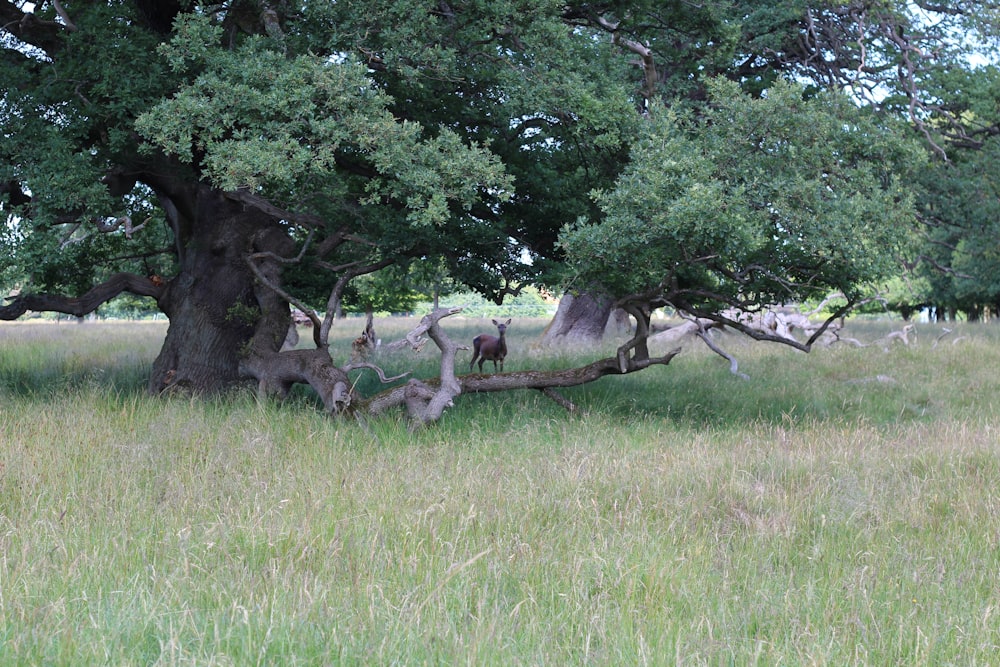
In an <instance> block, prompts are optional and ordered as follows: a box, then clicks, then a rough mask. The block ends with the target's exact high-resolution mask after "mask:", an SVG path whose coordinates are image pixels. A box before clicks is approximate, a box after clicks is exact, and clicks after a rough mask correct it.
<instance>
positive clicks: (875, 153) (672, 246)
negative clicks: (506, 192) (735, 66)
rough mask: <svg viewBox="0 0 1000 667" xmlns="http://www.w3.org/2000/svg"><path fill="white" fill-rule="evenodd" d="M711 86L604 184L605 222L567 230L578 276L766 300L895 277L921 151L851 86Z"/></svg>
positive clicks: (643, 289)
mask: <svg viewBox="0 0 1000 667" xmlns="http://www.w3.org/2000/svg"><path fill="white" fill-rule="evenodd" d="M711 91H712V98H711V106H710V107H709V108H707V109H706V111H705V113H704V115H703V116H701V117H697V118H692V117H686V116H683V115H678V114H676V113H672V112H670V111H668V110H660V111H658V112H657V113H656V114H655V115H654V117H653V119H652V121H651V122H650V126H649V131H648V132H647V134H646V136H645V138H644V139H643V141H641V142H639V143H637V145H636V146H635V147H634V148H633V153H632V161H631V163H630V165H629V167H628V168H627V169H626V171H625V172H624V173H623V175H622V177H621V178H620V179H619V181H618V183H617V185H616V187H615V189H614V190H610V191H597V192H595V193H594V197H595V199H596V201H597V202H598V204H599V206H600V207H601V210H602V211H603V213H604V217H603V219H601V220H599V221H592V220H582V221H580V223H578V224H577V225H576V226H575V227H573V228H571V229H568V230H567V231H566V232H564V234H563V235H562V237H561V243H562V247H563V248H564V249H565V251H566V253H567V256H568V257H569V259H570V265H571V266H572V268H573V274H572V280H573V282H575V283H577V284H580V285H592V284H596V285H600V286H601V287H603V288H604V289H607V290H608V291H609V292H610V293H612V294H614V295H616V296H618V297H622V296H626V295H629V294H640V293H648V292H650V291H651V290H653V291H656V292H658V293H661V294H670V293H672V294H676V295H679V296H681V297H682V298H685V299H693V300H694V301H702V300H703V301H708V302H712V301H714V302H716V303H717V304H718V303H726V302H737V301H739V302H743V303H746V304H766V303H773V302H786V301H794V300H798V299H803V298H808V297H811V296H816V295H817V294H822V293H823V292H826V291H828V290H839V291H842V292H844V293H848V294H854V293H856V292H857V291H858V290H859V289H860V287H861V286H862V285H863V284H864V283H866V282H869V281H872V280H875V279H877V278H879V277H880V276H882V275H884V274H886V273H887V272H888V271H889V270H890V269H891V268H892V267H893V263H892V262H893V260H894V259H895V258H896V256H897V249H898V239H899V238H900V235H901V233H902V232H903V231H905V230H906V229H907V228H908V226H909V225H910V224H911V223H912V221H913V216H914V214H913V208H912V207H913V205H912V200H913V196H912V193H911V192H910V191H909V190H908V188H906V187H904V178H903V176H902V175H903V174H904V173H905V171H906V170H907V169H910V168H915V167H916V166H917V165H919V164H920V162H921V150H920V148H919V147H918V146H916V145H914V144H912V143H909V142H905V141H901V140H900V139H899V135H898V134H896V133H894V132H893V131H892V130H891V128H886V127H883V126H881V125H879V124H878V123H877V122H876V120H875V119H874V118H872V117H871V116H870V115H869V114H867V113H866V112H865V111H863V110H860V109H858V108H857V107H856V106H854V105H853V104H852V103H851V101H850V100H848V99H847V98H846V97H844V96H842V95H840V94H836V93H830V94H821V95H818V96H815V97H812V98H805V97H804V96H803V90H802V88H801V87H799V86H796V85H792V84H786V83H777V84H775V85H774V86H772V87H771V88H770V89H768V91H767V95H766V96H764V97H762V98H759V99H754V98H752V97H750V96H747V95H745V94H742V93H740V92H739V91H738V89H737V88H736V86H735V85H733V84H730V83H726V82H723V81H716V83H715V84H714V85H713V86H712V87H711ZM685 293H687V294H691V295H692V296H686V295H685Z"/></svg>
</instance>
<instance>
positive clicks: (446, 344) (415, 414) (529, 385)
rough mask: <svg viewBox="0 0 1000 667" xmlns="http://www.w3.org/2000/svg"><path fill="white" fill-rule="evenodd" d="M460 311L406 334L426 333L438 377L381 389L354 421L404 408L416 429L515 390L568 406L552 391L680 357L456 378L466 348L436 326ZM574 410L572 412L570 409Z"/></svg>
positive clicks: (434, 317)
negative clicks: (478, 397) (435, 351)
mask: <svg viewBox="0 0 1000 667" xmlns="http://www.w3.org/2000/svg"><path fill="white" fill-rule="evenodd" d="M460 310H461V309H459V308H454V309H450V310H445V309H439V310H437V311H435V312H434V313H432V314H431V315H428V316H425V317H424V319H423V320H421V325H420V326H418V327H417V328H416V329H414V330H413V331H411V332H410V335H408V337H407V338H408V340H410V341H412V342H415V343H419V341H420V339H421V337H422V335H423V334H424V333H426V334H427V335H428V336H429V337H430V338H431V339H432V340H434V342H435V344H437V346H438V348H439V349H440V350H441V357H442V358H441V377H440V378H433V379H428V380H410V382H408V383H407V384H405V385H403V386H399V387H393V388H392V389H387V390H386V391H383V392H381V393H379V394H376V395H375V396H372V397H371V398H368V399H364V400H360V401H357V402H355V403H354V405H353V406H352V408H353V409H354V410H355V411H357V414H360V415H372V416H374V415H379V414H383V413H385V412H386V411H388V410H390V409H393V408H396V407H406V409H407V412H408V414H409V416H410V418H411V419H412V420H413V423H414V425H416V426H419V425H423V424H427V423H430V422H433V421H436V420H437V419H440V417H441V414H442V413H443V411H444V409H445V408H447V407H449V406H450V405H451V404H452V402H453V401H454V399H455V398H456V397H457V396H458V395H460V394H476V393H486V392H496V391H512V390H515V389H537V390H539V391H542V392H543V393H545V394H546V395H547V396H549V397H550V398H553V400H556V402H557V403H560V405H563V406H564V407H566V404H568V405H570V406H572V403H569V402H568V401H565V399H564V400H563V401H559V400H558V399H557V398H555V397H557V396H558V394H557V393H555V391H554V390H555V389H556V388H565V387H576V386H579V385H583V384H587V383H589V382H593V381H595V380H598V379H600V378H602V377H604V376H606V375H627V374H629V373H635V372H638V371H641V370H644V369H646V368H649V367H651V366H656V365H664V366H665V365H667V364H669V363H670V361H671V360H672V359H673V358H674V357H675V356H677V354H679V353H680V351H681V350H680V348H677V349H675V350H672V351H671V352H669V353H668V354H666V355H664V356H661V357H648V356H647V357H646V358H644V359H637V358H634V357H633V358H631V359H628V360H627V362H626V363H625V367H624V369H623V368H622V366H621V364H620V363H619V360H618V358H617V357H608V358H604V359H599V360H597V361H594V362H592V363H589V364H586V365H585V366H580V367H577V368H568V369H561V370H556V371H515V372H510V373H495V374H492V375H483V374H479V373H472V374H469V375H463V376H456V375H455V374H454V369H455V355H456V353H457V351H458V350H462V349H468V348H467V347H466V346H463V345H457V344H455V343H454V342H452V341H451V340H450V339H449V338H448V336H447V335H446V334H445V333H444V331H443V329H441V327H440V326H439V321H440V320H441V318H443V317H447V316H448V315H452V314H454V313H456V312H459V311H460ZM573 407H574V408H575V406H573Z"/></svg>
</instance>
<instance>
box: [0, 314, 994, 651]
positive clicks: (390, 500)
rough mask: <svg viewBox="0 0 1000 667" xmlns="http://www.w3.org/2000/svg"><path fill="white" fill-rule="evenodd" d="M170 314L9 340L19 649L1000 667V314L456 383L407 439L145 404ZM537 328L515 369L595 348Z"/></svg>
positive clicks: (263, 406) (400, 429)
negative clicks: (519, 387)
mask: <svg viewBox="0 0 1000 667" xmlns="http://www.w3.org/2000/svg"><path fill="white" fill-rule="evenodd" d="M409 324H412V323H409ZM517 324H518V323H517V322H515V326H516V325H517ZM158 326H159V328H157V325H124V324H100V325H97V324H93V323H89V324H85V325H81V326H76V325H65V324H63V325H29V324H8V325H2V326H0V400H2V401H3V409H2V411H0V663H2V664H46V665H49V664H52V665H79V664H114V665H140V664H161V665H174V664H178V665H181V664H198V665H206V664H207V665H244V664H291V665H294V664H497V665H501V664H502V665H509V664H532V665H566V664H605V665H612V664H613V665H619V664H691V665H700V664H708V665H717V664H735V665H776V664H789V665H806V664H817V665H823V664H825V665H844V664H870V665H888V664H906V665H942V664H954V665H974V664H982V665H986V664H995V661H996V655H998V650H1000V622H998V619H997V615H998V613H1000V587H998V585H997V577H998V574H1000V519H998V517H1000V492H998V490H997V489H998V488H1000V485H998V482H1000V458H998V454H1000V442H998V440H1000V438H998V433H1000V420H998V418H997V417H996V416H995V415H996V412H997V411H996V409H995V408H996V407H997V397H998V396H1000V386H998V385H1000V379H998V378H997V377H996V373H995V370H994V369H996V368H998V362H1000V351H998V346H997V342H998V333H997V332H996V331H994V329H992V328H991V327H988V326H966V327H963V328H962V330H961V331H960V332H957V334H958V335H956V334H952V335H951V336H949V337H948V338H946V339H944V340H942V341H941V342H940V343H939V344H937V345H935V344H934V342H935V338H936V336H937V335H938V334H939V333H940V328H939V327H936V326H932V325H925V326H924V328H922V329H921V330H920V332H919V333H918V336H917V341H916V343H915V344H913V345H911V346H909V347H903V346H901V345H898V344H897V345H896V346H895V347H891V348H889V350H888V351H884V350H883V349H882V347H881V346H873V347H868V348H864V349H855V348H848V347H840V348H831V349H821V350H817V351H816V352H814V353H813V354H810V355H802V354H800V353H794V352H792V351H789V350H784V349H779V348H774V347H767V346H761V345H759V344H753V345H751V344H748V343H744V342H741V341H740V340H739V339H735V338H734V339H731V340H729V339H726V340H725V341H724V344H725V345H727V346H728V348H729V349H730V351H731V352H733V353H734V354H736V355H737V356H738V357H739V358H740V360H741V369H742V370H743V371H745V372H746V373H748V374H749V375H750V376H751V380H750V381H743V380H740V379H739V378H737V377H736V376H733V375H731V374H730V373H729V372H728V365H727V364H726V363H724V362H722V361H721V360H720V359H719V358H718V357H715V356H714V355H712V354H711V353H708V352H706V351H704V350H702V349H700V348H699V347H698V346H697V345H695V344H689V345H688V349H686V350H685V353H684V354H682V355H681V356H680V357H678V358H677V359H676V360H675V361H674V362H673V363H672V364H671V365H670V366H669V367H666V368H658V369H653V370H650V371H647V372H644V373H642V374H638V375H634V376H628V377H625V378H606V379H604V380H601V381H600V382H597V383H595V384H593V385H590V386H587V387H581V388H576V389H573V390H567V392H566V394H567V396H570V397H571V398H572V400H574V401H575V402H576V403H577V404H578V405H579V406H580V407H581V409H582V414H581V415H579V416H570V415H568V414H566V413H565V412H563V411H561V409H560V408H558V407H557V406H555V405H554V404H552V403H551V402H549V401H547V399H545V398H544V397H543V396H541V395H539V394H537V393H532V392H514V393H507V394H498V395H483V396H463V397H460V398H459V400H458V402H457V404H456V406H455V408H454V409H453V410H451V411H450V412H448V413H446V416H445V418H444V420H443V421H442V422H441V423H439V424H438V425H436V426H435V427H433V428H429V429H426V430H424V431H422V432H419V433H410V432H409V431H408V430H407V428H406V424H405V423H404V422H403V421H402V420H401V418H399V417H398V416H390V417H387V418H385V419H380V420H374V421H369V422H368V423H366V424H363V425H362V424H357V423H354V422H347V423H345V422H338V421H335V420H332V419H329V418H327V417H324V416H323V415H322V414H320V412H319V411H317V410H316V409H315V408H314V406H313V405H312V404H311V403H310V402H309V401H308V400H298V399H297V400H295V401H293V402H292V404H290V405H289V404H286V405H283V406H282V405H275V404H271V403H258V402H257V401H255V400H254V399H253V398H252V397H251V396H249V395H236V396H232V397H229V398H227V399H214V400H208V401H192V400H186V399H181V398H176V397H175V398H170V399H163V398H151V397H148V396H147V395H146V394H145V393H144V391H143V389H144V381H143V374H144V373H145V372H146V371H148V368H149V364H150V363H151V360H152V358H153V356H155V353H156V348H157V346H158V343H159V342H160V341H161V340H162V336H163V332H164V329H163V327H162V325H158ZM377 326H378V327H379V334H380V335H381V336H382V337H383V338H390V337H393V336H392V335H390V334H391V332H392V329H393V327H395V326H398V325H397V324H396V323H395V322H390V321H385V322H379V323H377ZM452 326H453V327H454V329H455V330H456V337H461V338H465V337H468V338H471V335H473V334H474V333H475V331H476V330H477V328H481V330H482V331H488V330H489V329H488V328H487V327H486V326H485V325H484V324H483V323H480V322H465V323H463V322H461V321H456V323H454V324H453V325H452ZM529 326H530V327H533V328H529ZM541 326H542V323H524V328H523V329H522V330H521V331H520V332H519V331H518V329H516V328H514V327H512V328H511V330H510V332H509V336H510V338H511V342H510V347H511V352H510V356H509V357H508V360H507V366H508V369H509V370H517V369H519V368H526V367H533V366H542V365H546V364H555V363H557V362H558V361H559V360H553V358H552V357H553V356H556V357H558V356H561V357H562V361H577V362H579V361H581V360H584V359H585V356H584V355H583V353H581V352H566V353H563V354H562V355H553V354H552V353H548V352H544V351H541V350H535V349H532V348H531V346H530V341H531V340H532V338H533V336H534V335H535V334H536V333H537V331H539V330H540V327H541ZM852 326H853V327H854V331H855V335H856V336H857V337H859V338H862V339H864V340H873V339H874V338H876V337H878V336H880V335H882V334H883V333H885V331H886V329H885V328H884V325H879V324H863V323H856V324H854V325H852ZM465 327H467V330H466V329H465ZM880 327H881V328H880ZM529 331H530V332H531V335H530V336H529ZM352 333H353V334H354V335H356V332H353V331H348V327H345V329H344V332H343V336H344V340H345V341H347V340H349V338H350V337H352V336H351V334H352ZM516 333H517V334H520V335H515V334H516ZM959 335H960V336H962V339H961V340H960V341H959V342H958V343H956V344H951V342H950V341H951V340H953V339H956V338H958V337H959ZM347 344H349V343H345V347H344V348H343V349H347V347H346V345H347ZM380 361H381V362H382V363H384V364H385V365H386V366H387V367H399V368H404V367H406V366H408V365H413V363H414V362H417V363H416V366H417V371H418V373H420V374H427V375H430V374H433V373H434V372H435V369H436V362H435V359H434V357H433V355H432V354H430V352H427V353H426V354H422V355H419V356H416V357H414V356H413V354H412V353H410V352H406V353H402V355H400V357H399V358H398V359H397V358H383V359H381V360H380ZM52 368H54V369H55V370H54V371H53V370H50V369H52ZM363 381H365V382H367V381H368V380H367V379H365V380H363Z"/></svg>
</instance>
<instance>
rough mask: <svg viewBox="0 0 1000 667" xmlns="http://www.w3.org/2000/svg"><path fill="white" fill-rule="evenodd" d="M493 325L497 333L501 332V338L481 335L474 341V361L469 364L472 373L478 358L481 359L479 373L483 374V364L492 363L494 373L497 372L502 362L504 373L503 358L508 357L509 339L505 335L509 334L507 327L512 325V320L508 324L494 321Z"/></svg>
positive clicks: (501, 368) (501, 370) (501, 367)
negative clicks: (485, 362)
mask: <svg viewBox="0 0 1000 667" xmlns="http://www.w3.org/2000/svg"><path fill="white" fill-rule="evenodd" d="M493 324H494V325H496V328H497V331H499V332H500V335H499V336H490V335H488V334H479V335H478V336H476V337H475V338H473V339H472V361H470V362H469V371H470V372H471V371H472V365H473V364H475V363H476V358H477V357H478V358H479V372H480V373H482V372H483V362H484V361H492V362H493V372H494V373H495V372H496V370H497V362H498V361H499V362H500V372H501V373H503V358H504V357H506V356H507V339H506V338H505V334H506V332H507V327H508V325H510V320H507V321H506V322H497V321H496V320H493Z"/></svg>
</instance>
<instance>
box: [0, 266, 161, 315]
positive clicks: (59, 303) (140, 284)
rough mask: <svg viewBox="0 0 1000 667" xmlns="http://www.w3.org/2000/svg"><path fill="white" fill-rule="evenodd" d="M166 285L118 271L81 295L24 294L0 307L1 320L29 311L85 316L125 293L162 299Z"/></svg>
mask: <svg viewBox="0 0 1000 667" xmlns="http://www.w3.org/2000/svg"><path fill="white" fill-rule="evenodd" d="M163 289H164V287H163V285H162V283H161V284H157V282H154V281H153V280H152V279H150V278H147V277H146V276H139V275H136V274H134V273H116V274H115V275H113V276H111V277H110V278H108V279H107V280H106V281H104V282H103V283H101V284H100V285H97V286H95V287H93V288H92V289H91V290H90V291H89V292H87V293H86V294H84V295H83V296H79V297H67V296H62V295H53V294H22V295H19V296H16V297H14V298H13V301H12V302H11V303H10V304H8V305H6V306H3V307H0V320H16V319H17V318H19V317H21V315H24V314H25V313H26V312H28V311H29V310H36V311H46V312H55V313H65V314H67V315H75V316H76V317H83V316H84V315H87V314H89V313H92V312H94V311H95V310H97V309H98V308H99V307H100V306H101V305H102V304H105V303H107V302H108V301H110V300H111V299H113V298H115V297H116V296H118V295H119V294H122V293H123V292H129V293H131V294H135V295H137V296H149V297H153V298H154V299H158V298H159V297H160V295H161V294H162V293H163Z"/></svg>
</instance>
